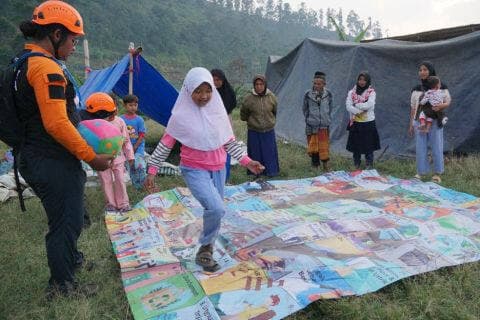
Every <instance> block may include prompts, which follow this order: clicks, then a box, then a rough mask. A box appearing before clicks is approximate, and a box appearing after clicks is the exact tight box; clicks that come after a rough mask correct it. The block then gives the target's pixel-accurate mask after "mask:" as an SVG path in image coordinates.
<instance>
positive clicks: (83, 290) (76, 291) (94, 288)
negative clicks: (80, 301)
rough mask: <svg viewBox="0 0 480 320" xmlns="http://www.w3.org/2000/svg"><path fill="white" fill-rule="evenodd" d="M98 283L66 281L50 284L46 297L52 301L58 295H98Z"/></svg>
mask: <svg viewBox="0 0 480 320" xmlns="http://www.w3.org/2000/svg"><path fill="white" fill-rule="evenodd" d="M97 292H98V285H96V284H94V283H87V284H78V283H77V282H69V281H66V282H65V283H63V284H49V285H48V287H47V289H46V290H45V298H46V299H47V301H52V300H53V299H55V298H58V297H64V298H71V297H74V298H81V297H83V298H89V297H93V296H94V295H96V294H97Z"/></svg>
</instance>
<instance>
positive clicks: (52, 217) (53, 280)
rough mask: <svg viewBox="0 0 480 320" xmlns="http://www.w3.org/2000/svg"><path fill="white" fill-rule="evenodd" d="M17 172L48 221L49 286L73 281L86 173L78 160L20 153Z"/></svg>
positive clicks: (77, 255)
mask: <svg viewBox="0 0 480 320" xmlns="http://www.w3.org/2000/svg"><path fill="white" fill-rule="evenodd" d="M19 169H20V173H21V174H22V176H23V178H24V179H25V181H27V183H28V184H29V185H30V187H32V189H33V190H34V191H35V193H36V194H37V196H38V197H39V198H40V200H41V201H42V205H43V207H44V209H45V212H46V214H47V218H48V233H47V235H46V236H45V240H46V247H47V259H48V267H49V268H50V280H49V283H50V284H57V285H63V284H65V282H73V281H74V276H75V275H74V271H75V270H74V269H75V263H76V262H77V260H78V259H79V256H80V253H79V252H78V250H77V240H78V237H79V236H80V233H81V231H82V226H83V215H84V201H83V194H84V187H85V181H86V177H85V172H84V171H83V169H82V167H81V164H80V161H78V160H76V159H73V158H70V157H69V158H67V159H62V160H60V159H51V158H45V157H43V156H39V155H34V154H31V153H29V152H23V153H22V152H21V153H20V166H19Z"/></svg>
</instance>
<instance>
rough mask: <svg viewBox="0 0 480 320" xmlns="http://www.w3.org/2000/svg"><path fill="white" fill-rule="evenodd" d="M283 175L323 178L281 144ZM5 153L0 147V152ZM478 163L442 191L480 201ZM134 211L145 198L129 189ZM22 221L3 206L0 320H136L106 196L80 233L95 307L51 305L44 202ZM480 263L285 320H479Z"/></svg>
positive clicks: (458, 168)
mask: <svg viewBox="0 0 480 320" xmlns="http://www.w3.org/2000/svg"><path fill="white" fill-rule="evenodd" d="M147 126H148V130H149V131H148V132H149V134H148V136H147V143H149V144H155V143H156V142H157V141H158V139H159V138H160V136H161V134H162V132H163V129H162V128H161V127H160V126H158V125H154V124H153V122H151V121H147ZM234 126H235V128H236V131H237V138H238V140H243V141H246V138H245V135H246V128H245V123H243V122H241V121H239V120H238V110H236V112H235V113H234ZM278 146H279V156H280V166H281V175H280V176H279V177H278V179H293V178H301V177H309V176H315V175H318V174H320V173H321V172H320V171H317V170H316V169H313V168H311V166H310V163H309V158H308V157H307V156H306V154H305V149H304V148H303V147H300V146H297V145H293V144H284V143H283V142H282V141H278ZM2 149H3V148H2V147H1V146H0V151H1V150H2ZM479 160H480V158H479V157H478V156H470V157H467V158H462V159H452V160H450V161H448V162H447V163H446V174H445V175H444V176H443V183H442V184H443V185H444V186H446V187H448V188H452V189H455V190H459V191H463V192H467V193H470V194H474V195H476V196H480V192H479V191H478V185H480V172H479V171H478V169H477V168H478V163H479ZM331 164H332V169H333V170H350V169H352V164H351V161H350V159H345V158H342V157H338V156H335V155H334V156H333V157H332V161H331ZM376 168H377V170H378V171H379V172H380V173H382V174H385V175H393V176H396V177H401V178H410V177H412V176H413V174H414V173H415V163H414V161H413V160H402V161H398V160H385V161H382V162H379V163H377V164H376ZM247 179H248V177H247V176H246V173H245V169H244V168H240V167H238V166H235V167H233V168H232V178H231V182H232V183H234V184H238V183H242V182H244V181H246V180H247ZM157 185H158V186H159V187H160V188H161V189H162V190H167V189H171V188H173V187H175V186H179V185H181V186H184V183H183V180H182V179H181V178H179V177H173V178H172V177H160V178H158V180H157ZM129 195H130V200H131V203H132V204H135V203H136V202H138V201H139V200H141V199H142V198H143V197H144V196H145V195H146V193H144V192H138V191H136V190H134V189H133V188H131V187H129ZM26 206H27V210H28V211H27V212H26V213H21V211H20V209H19V206H18V201H16V200H15V199H13V200H10V201H8V202H7V203H4V204H1V205H0V212H1V213H0V243H1V244H2V246H1V247H0V259H1V263H0V283H1V285H0V319H25V320H26V319H132V315H131V313H130V310H129V305H128V302H127V300H126V296H125V293H124V292H123V287H122V283H121V280H120V270H119V267H118V264H117V261H116V259H115V256H114V255H113V252H112V247H111V243H110V240H109V238H108V235H107V231H106V229H105V224H104V221H103V211H102V208H103V194H102V191H101V190H100V189H99V188H88V189H87V206H88V209H89V212H90V215H91V217H92V220H93V224H92V226H91V227H90V228H89V229H87V230H85V231H84V232H83V233H82V236H81V238H80V242H79V248H80V249H81V250H82V251H83V252H84V253H85V254H86V256H87V258H88V259H90V260H93V261H94V262H95V268H94V269H93V270H92V271H89V272H88V271H81V272H80V273H79V275H78V276H79V279H80V281H82V282H96V283H98V284H99V285H100V286H101V290H100V292H99V294H98V295H97V296H95V297H93V298H90V299H58V300H55V301H54V302H52V303H47V302H46V300H45V299H44V288H45V286H46V283H47V281H48V277H49V272H48V267H47V260H46V256H45V242H44V235H45V233H46V231H47V221H46V217H45V213H44V211H43V208H42V207H41V204H40V202H39V201H38V199H36V198H35V199H30V200H27V201H26ZM478 288H480V263H470V264H466V265H461V266H458V267H452V268H444V269H441V270H438V271H436V272H430V273H427V274H422V275H418V276H415V277H411V278H407V279H404V280H401V281H398V282H395V283H393V284H391V285H389V286H388V287H386V288H384V289H382V290H380V291H377V292H375V293H371V294H366V295H363V296H360V297H349V298H342V299H338V300H323V301H319V302H315V303H313V304H311V305H310V306H309V307H308V308H306V309H304V310H302V311H300V312H298V313H296V314H294V315H292V316H290V317H288V318H287V319H289V320H293V319H320V318H322V319H480V303H479V301H480V290H479V289H478Z"/></svg>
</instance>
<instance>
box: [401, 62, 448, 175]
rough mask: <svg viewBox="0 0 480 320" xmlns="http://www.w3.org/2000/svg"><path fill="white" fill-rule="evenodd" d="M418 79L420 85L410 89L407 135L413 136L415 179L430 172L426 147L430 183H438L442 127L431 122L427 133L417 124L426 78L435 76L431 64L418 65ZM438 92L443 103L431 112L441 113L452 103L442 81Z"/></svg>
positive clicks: (441, 163) (440, 165)
mask: <svg viewBox="0 0 480 320" xmlns="http://www.w3.org/2000/svg"><path fill="white" fill-rule="evenodd" d="M418 75H419V77H420V81H421V82H420V84H419V85H417V86H415V87H414V88H413V89H412V95H411V98H410V106H411V108H410V125H409V128H408V133H409V135H410V136H413V135H414V134H415V155H416V160H417V174H416V175H415V177H416V178H418V179H421V178H422V176H423V175H426V174H428V173H429V172H430V164H429V161H428V156H427V151H428V146H429V145H430V148H431V150H432V158H433V171H434V175H433V176H432V181H434V182H437V183H440V182H441V181H442V179H441V178H440V175H441V174H442V173H443V171H444V163H443V127H439V126H438V123H437V122H436V121H433V123H432V127H431V128H430V130H429V131H428V132H423V131H421V130H419V122H418V112H417V111H418V105H419V102H420V98H421V97H422V96H423V94H424V93H425V92H426V91H427V90H428V89H430V88H429V87H428V85H427V78H428V77H429V76H436V72H435V68H434V66H433V64H432V63H431V62H428V61H424V62H422V63H421V64H420V66H419V69H418ZM440 90H442V91H443V96H444V97H445V99H444V101H443V103H441V104H438V105H435V106H433V107H432V109H433V111H442V110H444V109H446V108H448V107H449V106H450V103H451V101H452V99H451V97H450V93H449V92H448V88H447V86H446V85H445V84H444V83H443V81H442V86H441V88H440Z"/></svg>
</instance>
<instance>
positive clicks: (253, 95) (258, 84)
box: [240, 75, 280, 177]
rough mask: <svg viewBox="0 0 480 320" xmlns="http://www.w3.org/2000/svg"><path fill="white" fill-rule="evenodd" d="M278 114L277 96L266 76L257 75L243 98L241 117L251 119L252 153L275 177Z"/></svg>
mask: <svg viewBox="0 0 480 320" xmlns="http://www.w3.org/2000/svg"><path fill="white" fill-rule="evenodd" d="M276 115H277V98H276V97H275V95H274V94H273V92H271V91H270V90H269V89H268V88H267V81H266V79H265V77H264V76H263V75H256V76H255V77H254V78H253V89H252V91H251V92H249V93H248V94H247V95H246V97H245V98H244V99H243V102H242V106H241V107H240V118H241V119H242V120H243V121H247V126H248V140H247V149H248V155H249V156H250V157H251V158H252V159H255V160H257V161H260V162H261V163H262V164H263V165H264V166H265V171H264V173H263V174H265V175H266V176H268V177H273V176H276V175H278V174H279V171H280V166H279V164H278V151H277V142H276V139H275V130H274V127H275V122H276Z"/></svg>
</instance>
